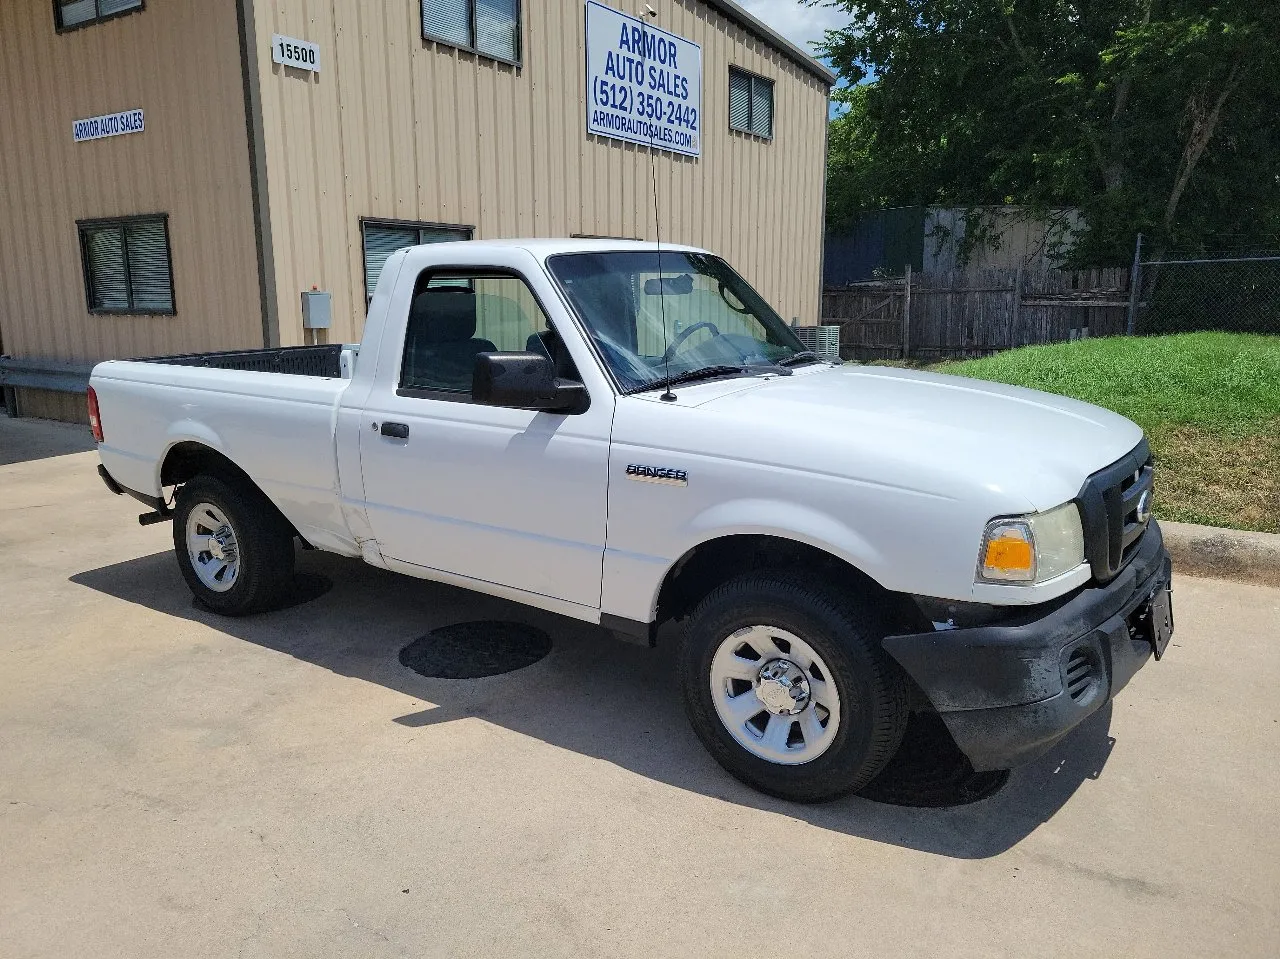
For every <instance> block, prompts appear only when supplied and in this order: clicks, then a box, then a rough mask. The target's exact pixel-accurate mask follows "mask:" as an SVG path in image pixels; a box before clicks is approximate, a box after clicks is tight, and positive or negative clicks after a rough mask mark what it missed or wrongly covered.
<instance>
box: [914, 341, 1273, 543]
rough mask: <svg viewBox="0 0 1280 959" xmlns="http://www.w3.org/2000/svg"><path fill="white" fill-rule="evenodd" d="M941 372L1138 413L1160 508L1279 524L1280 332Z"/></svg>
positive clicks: (1060, 354) (1105, 346)
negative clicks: (1151, 457)
mask: <svg viewBox="0 0 1280 959" xmlns="http://www.w3.org/2000/svg"><path fill="white" fill-rule="evenodd" d="M935 369H937V370H938V371H939V372H944V373H955V374H957V375H960V376H972V377H976V378H978V379H986V380H996V381H998V382H1001V383H1010V384H1014V385H1016V386H1026V387H1030V388H1032V389H1037V390H1045V391H1046V392H1049V393H1061V394H1064V395H1066V396H1072V397H1075V398H1076V399H1080V400H1084V401H1086V402H1088V403H1096V404H1097V405H1098V406H1104V407H1106V408H1107V409H1110V410H1114V411H1115V412H1117V413H1120V414H1121V415H1123V416H1127V417H1129V418H1130V419H1131V420H1133V421H1134V422H1135V423H1137V424H1138V425H1139V426H1141V427H1142V428H1143V429H1144V430H1145V431H1146V433H1147V436H1148V437H1149V438H1150V440H1151V445H1152V449H1153V450H1154V452H1155V455H1156V460H1157V491H1156V492H1157V496H1156V502H1157V515H1160V516H1162V517H1163V518H1165V519H1174V520H1181V521H1184V522H1190V523H1205V524H1208V525H1213V526H1230V527H1235V528H1237V529H1255V530H1262V531H1265V532H1280V337H1276V336H1260V335H1250V334H1235V333H1183V334H1179V335H1175V336H1155V337H1110V338H1105V339H1096V340H1081V341H1078V342H1075V343H1058V344H1054V345H1051V346H1031V347H1024V348H1022V349H1018V350H1010V351H1009V352H1007V353H1000V354H997V355H996V356H991V357H987V358H985V359H981V360H965V361H962V362H954V363H943V364H941V365H939V366H937V367H935Z"/></svg>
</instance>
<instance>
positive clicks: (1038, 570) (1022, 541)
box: [978, 503, 1084, 585]
mask: <svg viewBox="0 0 1280 959" xmlns="http://www.w3.org/2000/svg"><path fill="white" fill-rule="evenodd" d="M1083 562H1084V529H1083V527H1082V526H1081V525H1080V510H1079V509H1077V508H1076V504H1075V503H1065V504H1063V505H1062V506H1059V507H1057V508H1056V509H1051V510H1049V511H1048V512H1046V513H1032V514H1031V515H1029V516H1008V517H1004V518H1002V519H993V520H992V521H991V522H990V523H988V524H987V529H986V532H985V533H984V534H983V537H982V551H981V552H980V553H979V554H978V581H979V582H982V583H1020V584H1023V585H1027V584H1036V583H1043V582H1046V581H1047V580H1051V579H1053V578H1054V577H1055V576H1061V575H1062V574H1063V573H1066V572H1070V571H1071V570H1073V569H1075V568H1076V567H1077V566H1079V565H1080V564H1081V563H1083Z"/></svg>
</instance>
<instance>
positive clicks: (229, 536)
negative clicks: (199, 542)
mask: <svg viewBox="0 0 1280 959" xmlns="http://www.w3.org/2000/svg"><path fill="white" fill-rule="evenodd" d="M209 555H210V556H212V557H213V558H214V559H226V560H230V559H235V558H236V540H235V534H234V533H232V532H231V527H230V526H222V527H221V528H220V529H219V530H218V531H217V532H215V533H214V534H213V535H212V536H210V537H209Z"/></svg>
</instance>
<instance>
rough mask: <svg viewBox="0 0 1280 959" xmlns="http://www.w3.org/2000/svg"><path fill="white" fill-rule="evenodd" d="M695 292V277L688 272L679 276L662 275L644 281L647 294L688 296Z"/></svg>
mask: <svg viewBox="0 0 1280 959" xmlns="http://www.w3.org/2000/svg"><path fill="white" fill-rule="evenodd" d="M692 292H693V277H692V276H690V275H689V274H688V273H681V274H680V275H679V276H661V277H655V278H653V279H652V280H645V281H644V293H645V296H658V295H659V294H662V295H665V296H688V295H689V294H690V293H692Z"/></svg>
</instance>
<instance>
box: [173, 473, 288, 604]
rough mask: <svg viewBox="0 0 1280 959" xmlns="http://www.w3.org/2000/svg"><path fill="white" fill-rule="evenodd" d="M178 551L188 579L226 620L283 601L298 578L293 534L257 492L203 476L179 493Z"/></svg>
mask: <svg viewBox="0 0 1280 959" xmlns="http://www.w3.org/2000/svg"><path fill="white" fill-rule="evenodd" d="M177 500H178V501H177V508H176V509H175V510H174V513H173V548H174V552H175V553H176V554H177V557H178V566H179V568H180V569H181V570H182V577H183V579H185V580H186V581H187V585H188V586H190V587H191V592H193V593H195V595H196V598H197V599H199V600H200V601H201V602H202V603H203V604H204V605H205V606H207V607H208V608H209V609H211V610H213V611H214V612H215V613H221V614H223V615H224V616H243V615H245V614H247V613H256V612H261V611H262V610H265V609H269V608H270V607H271V606H272V605H274V604H276V603H277V602H279V600H280V598H281V595H282V594H283V592H284V590H285V588H286V587H287V586H288V584H289V581H290V579H291V577H292V575H293V558H294V557H293V531H292V530H291V529H290V528H289V526H288V525H287V524H286V523H285V521H284V519H283V518H282V517H281V516H280V514H279V513H278V512H277V511H276V509H275V507H274V506H272V505H271V502H270V501H269V500H268V499H267V498H266V497H265V496H263V495H262V493H261V492H259V491H258V490H257V489H254V488H247V487H246V486H244V485H240V484H233V483H228V482H226V481H224V480H222V479H221V478H219V477H216V476H197V477H196V478H195V479H193V480H191V481H190V482H189V483H187V484H185V485H184V486H182V487H181V488H180V489H179V490H178V496H177Z"/></svg>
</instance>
